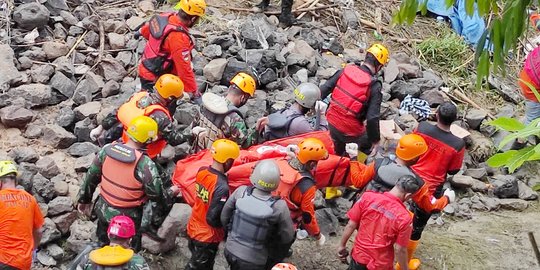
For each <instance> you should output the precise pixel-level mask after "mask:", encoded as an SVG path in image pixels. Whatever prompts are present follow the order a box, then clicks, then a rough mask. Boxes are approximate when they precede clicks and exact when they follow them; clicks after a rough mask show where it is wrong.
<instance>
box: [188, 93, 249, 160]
mask: <svg viewBox="0 0 540 270" xmlns="http://www.w3.org/2000/svg"><path fill="white" fill-rule="evenodd" d="M232 113H237V114H238V115H240V117H241V118H242V119H243V118H244V116H243V115H242V113H241V112H240V110H238V108H236V107H235V106H234V105H228V110H227V111H226V112H225V113H222V114H218V113H215V112H212V111H211V110H210V109H209V108H207V107H206V106H205V104H204V103H203V105H202V106H201V110H200V113H199V124H198V126H200V127H203V128H205V129H206V132H205V133H204V134H205V135H204V136H202V135H201V136H199V137H198V138H197V152H198V151H200V150H203V149H209V148H210V147H211V146H212V143H214V141H215V140H217V139H227V138H230V137H231V134H229V133H228V130H227V131H225V132H224V131H223V130H222V126H223V121H225V117H227V116H228V115H229V114H232Z"/></svg>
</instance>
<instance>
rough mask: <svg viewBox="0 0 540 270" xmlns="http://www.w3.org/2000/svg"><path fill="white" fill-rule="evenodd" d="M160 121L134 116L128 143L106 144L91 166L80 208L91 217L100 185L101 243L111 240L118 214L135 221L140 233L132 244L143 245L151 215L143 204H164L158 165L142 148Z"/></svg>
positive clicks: (82, 193) (97, 211)
mask: <svg viewBox="0 0 540 270" xmlns="http://www.w3.org/2000/svg"><path fill="white" fill-rule="evenodd" d="M157 129H158V127H157V123H156V122H155V121H154V120H153V119H151V118H150V117H147V116H139V117H136V118H135V119H133V121H132V123H131V125H130V126H129V128H128V130H127V134H128V136H129V137H128V138H129V139H128V141H127V142H126V143H125V144H122V143H112V144H107V145H106V146H105V147H103V149H101V150H100V151H99V153H98V154H97V156H96V157H95V159H94V161H93V163H92V165H91V166H90V168H89V169H88V172H87V174H86V177H85V179H84V181H83V183H82V186H81V189H80V191H79V194H78V199H77V201H78V203H79V205H78V209H79V211H80V212H82V213H83V214H85V215H87V216H89V215H90V214H91V213H90V212H91V210H92V209H91V202H92V195H93V193H94V191H95V190H96V187H97V185H98V184H101V189H100V194H99V196H98V199H97V201H96V203H95V206H94V209H93V210H94V211H95V215H96V216H97V218H98V227H97V231H96V234H97V237H98V240H99V241H100V243H101V244H107V243H108V242H109V239H108V237H107V234H106V232H105V228H107V226H108V225H109V222H110V221H111V219H112V218H113V217H115V216H118V215H126V216H129V217H130V218H131V219H133V221H134V222H135V227H136V231H137V234H136V235H135V237H133V241H132V247H133V248H134V249H135V250H136V251H138V250H140V247H141V224H148V223H149V221H148V220H143V219H151V218H152V217H151V216H144V218H143V207H144V205H145V204H148V203H152V204H151V205H154V206H155V207H157V206H159V205H161V204H163V203H164V201H165V199H164V197H165V194H164V193H165V192H164V191H163V189H162V180H161V178H160V176H159V172H158V169H157V167H156V164H155V163H154V161H152V159H150V157H148V156H147V155H146V154H145V153H144V152H143V151H141V149H144V147H145V146H146V145H147V144H148V143H151V142H152V141H154V140H155V139H156V137H157Z"/></svg>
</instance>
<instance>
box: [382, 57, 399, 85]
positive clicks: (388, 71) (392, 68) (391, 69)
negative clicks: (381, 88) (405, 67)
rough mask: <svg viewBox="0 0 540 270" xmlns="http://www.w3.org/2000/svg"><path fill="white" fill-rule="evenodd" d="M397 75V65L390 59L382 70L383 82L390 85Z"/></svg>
mask: <svg viewBox="0 0 540 270" xmlns="http://www.w3.org/2000/svg"><path fill="white" fill-rule="evenodd" d="M398 75H399V67H398V65H397V61H396V60H394V59H390V62H388V64H386V67H385V68H384V81H385V82H386V83H392V82H394V81H395V80H396V79H397V77H398Z"/></svg>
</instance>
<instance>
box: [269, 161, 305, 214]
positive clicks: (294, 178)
mask: <svg viewBox="0 0 540 270" xmlns="http://www.w3.org/2000/svg"><path fill="white" fill-rule="evenodd" d="M276 162H277V164H278V166H279V170H280V172H281V175H282V176H281V181H280V182H279V186H278V188H277V189H276V190H275V191H274V192H273V193H272V195H274V196H278V197H280V198H282V199H283V200H284V201H285V202H286V203H287V206H288V207H289V210H291V215H292V216H293V215H294V213H293V212H294V211H298V210H299V209H300V205H298V204H297V203H295V202H293V201H292V200H291V198H290V197H291V192H292V190H293V189H294V188H295V187H296V186H297V185H298V183H299V182H300V181H301V180H302V179H307V180H311V182H313V185H315V180H314V179H313V176H312V175H311V173H309V172H299V171H297V170H296V169H294V168H293V167H291V165H289V162H288V160H287V159H279V160H276ZM310 187H311V186H309V187H308V186H305V187H302V188H301V189H302V190H301V191H302V193H303V192H305V191H307V189H308V188H310Z"/></svg>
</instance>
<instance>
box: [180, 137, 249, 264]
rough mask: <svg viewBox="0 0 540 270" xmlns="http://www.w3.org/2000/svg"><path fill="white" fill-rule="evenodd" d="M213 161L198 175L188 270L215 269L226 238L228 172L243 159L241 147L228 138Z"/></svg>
mask: <svg viewBox="0 0 540 270" xmlns="http://www.w3.org/2000/svg"><path fill="white" fill-rule="evenodd" d="M210 151H211V153H212V158H213V162H212V165H210V166H209V167H202V168H201V169H200V170H199V172H198V173H197V177H196V180H195V181H196V182H195V189H196V192H197V197H196V198H195V202H194V205H193V211H192V213H191V217H190V219H189V221H188V224H187V234H188V239H189V244H188V245H189V250H190V251H191V258H190V260H189V262H188V264H187V265H186V269H187V270H197V269H198V270H200V269H203V270H208V269H212V268H213V267H214V260H215V258H216V253H217V251H218V246H219V242H221V241H223V239H224V234H225V233H224V229H223V225H222V223H221V210H222V209H223V206H224V205H225V202H226V201H227V199H228V198H229V183H228V179H227V175H226V174H225V173H227V171H229V169H231V168H232V165H233V162H234V160H235V159H236V158H238V156H240V147H239V146H238V145H237V144H236V143H235V142H233V141H231V140H227V139H219V140H216V141H215V142H214V143H213V144H212V148H211V149H210Z"/></svg>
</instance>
